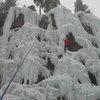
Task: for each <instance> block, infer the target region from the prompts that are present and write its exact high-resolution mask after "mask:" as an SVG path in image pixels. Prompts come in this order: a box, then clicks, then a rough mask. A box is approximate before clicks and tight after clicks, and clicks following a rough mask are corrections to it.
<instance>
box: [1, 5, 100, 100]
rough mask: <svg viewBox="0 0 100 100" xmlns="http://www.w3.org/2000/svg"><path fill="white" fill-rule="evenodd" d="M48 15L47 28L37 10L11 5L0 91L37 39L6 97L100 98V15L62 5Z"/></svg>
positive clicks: (38, 99)
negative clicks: (65, 41)
mask: <svg viewBox="0 0 100 100" xmlns="http://www.w3.org/2000/svg"><path fill="white" fill-rule="evenodd" d="M47 16H48V18H49V20H48V21H49V22H50V23H49V26H48V29H47V30H45V29H42V28H40V27H39V26H38V23H39V20H40V18H41V16H40V15H38V14H37V13H36V12H33V11H31V10H29V9H27V8H17V7H12V8H11V9H10V10H9V12H8V16H7V19H6V22H5V24H4V28H3V29H4V30H3V36H2V37H1V43H2V44H1V45H0V69H1V70H0V86H1V90H0V95H1V93H2V91H4V89H5V88H6V86H7V84H8V82H9V80H10V79H11V77H12V75H13V74H14V72H15V70H16V69H17V68H18V65H19V64H20V63H21V62H22V60H23V59H24V57H25V55H26V54H27V52H28V51H29V50H30V47H31V46H32V45H33V43H34V45H33V47H32V48H31V50H30V52H29V53H28V56H27V57H26V59H25V61H24V63H23V65H22V66H21V69H20V70H19V72H18V73H17V76H16V77H15V79H14V80H13V82H15V83H12V84H11V87H10V88H9V90H8V92H7V94H6V95H5V97H4V100H99V99H100V89H99V88H100V87H99V85H100V61H99V60H100V39H99V38H100V34H99V33H100V29H99V27H100V19H98V18H97V17H95V16H94V15H91V14H85V13H83V12H78V13H75V14H72V13H71V11H70V10H68V9H66V8H65V7H63V6H58V7H56V8H54V9H52V10H51V11H50V12H49V13H48V14H47ZM20 18H21V19H20ZM19 20H20V21H19ZM21 21H22V22H21ZM17 22H20V24H18V23H17ZM66 37H67V38H68V39H69V40H70V45H69V47H68V48H67V51H66V52H64V42H63V40H64V38H66ZM5 84H6V85H5Z"/></svg>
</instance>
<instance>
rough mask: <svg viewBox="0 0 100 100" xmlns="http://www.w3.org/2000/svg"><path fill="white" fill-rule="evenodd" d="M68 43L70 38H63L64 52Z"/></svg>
mask: <svg viewBox="0 0 100 100" xmlns="http://www.w3.org/2000/svg"><path fill="white" fill-rule="evenodd" d="M69 44H70V40H69V39H67V38H66V39H64V52H66V49H68V46H69Z"/></svg>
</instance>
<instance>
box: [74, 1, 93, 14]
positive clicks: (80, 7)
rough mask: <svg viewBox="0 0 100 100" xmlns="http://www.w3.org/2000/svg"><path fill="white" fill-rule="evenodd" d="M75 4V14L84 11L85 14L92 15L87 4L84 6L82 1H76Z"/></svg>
mask: <svg viewBox="0 0 100 100" xmlns="http://www.w3.org/2000/svg"><path fill="white" fill-rule="evenodd" d="M74 4H75V12H78V11H83V12H85V13H91V11H90V10H89V9H88V6H87V5H86V4H83V2H82V0H76V2H75V3H74Z"/></svg>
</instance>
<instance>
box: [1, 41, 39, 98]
mask: <svg viewBox="0 0 100 100" xmlns="http://www.w3.org/2000/svg"><path fill="white" fill-rule="evenodd" d="M36 40H37V39H36ZM36 40H35V41H34V42H33V44H32V46H31V47H30V49H29V50H28V52H27V53H26V55H25V57H24V58H23V60H22V62H21V63H20V65H19V66H18V68H17V70H16V71H15V73H14V75H13V77H12V78H11V80H10V82H9V83H8V85H7V87H6V89H5V90H4V92H3V94H2V95H1V97H0V100H2V99H3V97H4V95H5V94H6V92H7V90H8V88H9V86H10V85H11V83H12V81H13V80H14V78H15V76H16V74H17V73H18V71H19V69H20V68H21V66H22V65H23V63H24V61H25V59H26V57H27V56H28V54H29V52H30V51H31V49H32V47H33V46H34V44H35V42H36Z"/></svg>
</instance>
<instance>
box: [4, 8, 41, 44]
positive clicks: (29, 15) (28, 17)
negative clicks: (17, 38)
mask: <svg viewBox="0 0 100 100" xmlns="http://www.w3.org/2000/svg"><path fill="white" fill-rule="evenodd" d="M20 14H22V15H23V16H24V18H23V20H24V24H25V23H30V24H32V25H33V27H34V26H35V25H38V22H39V20H40V16H39V15H38V14H37V13H36V12H33V11H32V10H30V9H28V8H25V7H24V8H17V7H11V8H10V10H9V12H8V15H7V18H6V21H5V24H4V28H3V37H2V38H3V39H2V40H3V42H6V43H7V41H8V38H9V36H10V32H11V27H12V24H13V22H14V20H16V19H17V18H18V16H19V15H20ZM18 23H20V22H18ZM18 23H17V24H18Z"/></svg>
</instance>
